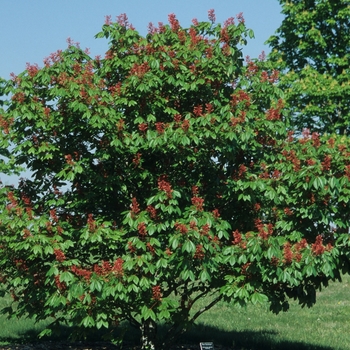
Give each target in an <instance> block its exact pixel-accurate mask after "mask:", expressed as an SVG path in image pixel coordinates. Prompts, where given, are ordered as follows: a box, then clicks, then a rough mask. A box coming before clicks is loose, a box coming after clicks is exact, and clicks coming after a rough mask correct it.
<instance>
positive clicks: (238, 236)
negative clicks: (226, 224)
mask: <svg viewBox="0 0 350 350" xmlns="http://www.w3.org/2000/svg"><path fill="white" fill-rule="evenodd" d="M232 235H233V241H232V244H233V245H236V244H239V243H241V241H242V235H241V233H240V232H239V231H238V230H236V231H234V232H232Z"/></svg>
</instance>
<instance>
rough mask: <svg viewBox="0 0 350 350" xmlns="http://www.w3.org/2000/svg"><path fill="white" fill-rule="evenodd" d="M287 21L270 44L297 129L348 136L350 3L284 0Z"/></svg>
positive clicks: (336, 0)
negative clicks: (281, 72) (281, 73)
mask: <svg viewBox="0 0 350 350" xmlns="http://www.w3.org/2000/svg"><path fill="white" fill-rule="evenodd" d="M280 4H281V5H282V13H283V14H285V18H284V20H283V22H282V24H281V26H280V27H279V28H278V29H277V31H276V34H275V35H273V36H271V37H270V39H269V40H268V43H269V45H270V46H271V48H272V53H271V54H270V56H269V58H270V59H271V60H272V61H273V62H274V66H275V68H277V69H278V70H281V71H284V72H285V74H284V75H282V77H281V83H282V88H283V89H285V91H286V93H287V99H288V103H289V107H290V109H291V111H292V113H293V116H294V118H293V120H294V124H295V125H296V126H297V128H298V129H302V128H309V129H311V130H313V131H318V132H327V133H334V132H338V133H340V134H345V133H348V132H349V125H350V123H349V118H350V111H349V103H348V101H349V93H350V86H349V75H350V71H349V47H350V36H349V28H350V22H349V21H350V7H349V4H350V3H349V0H326V1H324V0H311V1H297V0H292V1H290V0H288V1H287V0H280Z"/></svg>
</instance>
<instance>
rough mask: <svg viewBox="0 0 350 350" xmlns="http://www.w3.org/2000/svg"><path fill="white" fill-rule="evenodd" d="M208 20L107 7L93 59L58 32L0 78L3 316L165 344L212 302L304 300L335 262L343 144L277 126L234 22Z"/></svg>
mask: <svg viewBox="0 0 350 350" xmlns="http://www.w3.org/2000/svg"><path fill="white" fill-rule="evenodd" d="M209 20H210V21H209V22H198V21H197V20H193V25H191V26H190V27H189V28H187V29H185V28H183V27H181V26H180V24H179V22H178V20H177V19H176V17H175V16H174V15H169V25H163V24H160V25H159V26H158V27H154V26H153V25H150V26H149V33H148V34H147V35H146V37H142V36H141V35H140V34H139V33H138V32H137V31H136V30H135V29H134V28H133V27H132V26H131V25H130V24H129V23H128V21H127V18H126V16H125V15H121V16H119V17H118V18H117V21H116V22H115V23H112V22H111V20H110V18H108V17H107V18H106V23H105V25H104V26H103V29H102V32H101V33H99V34H98V35H97V36H98V37H105V38H108V39H109V50H108V51H107V53H106V55H105V57H104V58H100V57H96V58H94V59H92V58H91V57H90V56H89V55H88V53H87V52H84V51H83V50H81V49H80V48H79V47H77V45H75V44H74V43H72V42H71V43H69V47H68V49H67V50H65V51H63V52H60V51H59V52H56V53H53V54H51V55H50V56H49V57H48V58H47V59H45V66H44V67H43V68H39V67H38V66H37V65H28V66H27V69H26V70H25V71H24V72H23V73H21V74H20V75H18V76H13V79H12V80H10V81H8V82H7V83H6V86H5V90H6V93H7V94H9V96H10V97H11V99H10V101H9V104H8V106H6V107H7V108H6V109H2V110H1V113H0V115H1V118H0V125H1V131H2V132H1V138H0V147H2V148H4V149H9V148H11V154H8V161H7V162H6V163H5V164H4V167H5V168H6V170H7V171H8V172H11V171H12V169H15V167H17V166H21V165H23V166H24V167H25V168H27V169H29V170H30V171H31V173H32V176H31V178H29V179H22V180H21V181H20V184H19V186H18V187H11V186H2V187H1V189H0V195H1V202H0V203H1V210H0V228H1V236H0V240H1V242H0V273H1V280H2V282H3V283H2V287H3V294H4V293H5V292H9V293H11V295H12V297H13V299H14V305H11V306H10V307H9V308H7V309H6V310H4V311H5V312H8V313H10V314H16V315H18V316H25V315H28V316H29V317H32V318H34V319H36V320H40V319H45V318H47V317H50V316H51V317H52V316H54V317H55V321H54V322H53V324H52V328H55V326H57V325H59V324H60V323H62V322H63V323H66V324H67V325H69V326H71V327H76V331H77V332H78V334H79V335H83V330H84V329H89V328H102V327H105V328H108V329H111V330H113V329H114V328H115V327H116V326H117V325H118V324H119V323H120V322H122V321H129V322H130V323H131V324H132V325H135V326H136V327H138V328H140V329H141V343H142V346H143V349H147V348H151V349H154V348H156V347H157V346H158V347H159V348H168V347H169V342H171V341H172V340H173V339H174V337H175V336H176V335H178V334H181V333H182V332H184V331H186V329H188V327H189V326H190V325H191V324H192V323H193V322H194V321H195V320H196V319H197V318H198V317H199V316H200V315H201V314H202V313H203V312H205V311H206V310H208V309H210V308H211V307H212V306H214V305H215V304H216V303H217V302H218V301H219V300H227V301H232V302H236V303H242V304H244V303H247V302H253V303H257V302H264V301H268V302H269V303H270V305H271V309H272V310H273V311H275V312H278V311H280V310H286V309H288V297H293V298H295V299H298V300H299V301H300V303H301V304H302V305H312V304H313V303H314V302H315V298H316V290H317V288H320V287H321V286H322V285H323V284H327V281H328V280H329V279H334V278H340V270H341V269H343V271H344V272H346V271H347V270H348V261H349V259H348V255H349V249H348V247H349V244H350V242H349V236H348V235H347V234H341V233H339V232H337V230H338V228H339V227H340V228H341V227H343V226H346V227H348V225H349V220H350V218H349V213H350V210H349V202H348V198H349V191H350V185H349V178H350V162H349V147H350V144H349V140H348V139H347V138H341V137H334V138H329V139H328V138H326V137H322V138H320V137H319V136H318V135H317V134H312V135H309V134H307V133H304V135H303V137H302V138H300V139H296V138H294V137H293V135H292V133H288V132H287V130H286V123H287V120H286V119H285V116H284V109H283V105H284V101H283V99H282V98H281V96H282V95H283V93H282V92H281V90H280V89H279V88H278V87H276V85H275V83H276V81H277V79H278V73H277V71H275V70H273V71H267V70H263V69H262V68H261V67H263V66H264V65H265V63H264V62H259V61H248V62H247V64H246V65H245V66H243V63H242V54H241V51H240V50H239V49H238V48H237V46H238V45H239V44H241V43H244V41H245V37H246V36H247V35H249V34H250V35H252V33H251V32H250V31H248V30H247V29H246V27H245V25H244V19H243V17H242V15H238V16H237V18H235V19H233V18H230V19H228V20H227V21H226V22H225V23H224V24H223V25H221V24H215V14H214V11H212V10H211V11H209ZM339 204H340V205H339ZM330 222H332V223H333V227H332V228H330ZM204 297H207V299H205V300H207V305H206V306H205V307H203V308H198V307H197V302H198V301H199V300H202V299H203V298H204ZM158 322H165V324H166V325H168V334H167V335H166V337H165V338H164V339H163V340H161V339H158V340H157V339H156V325H157V323H158ZM48 332H49V330H46V331H44V332H43V334H47V333H48Z"/></svg>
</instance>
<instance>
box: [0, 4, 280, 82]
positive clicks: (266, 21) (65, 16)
mask: <svg viewBox="0 0 350 350" xmlns="http://www.w3.org/2000/svg"><path fill="white" fill-rule="evenodd" d="M212 8H213V9H215V13H216V19H217V22H223V21H224V20H226V19H227V18H229V17H234V16H235V15H236V14H238V13H239V12H243V14H244V18H245V21H246V24H247V27H248V28H252V29H253V30H254V32H255V39H253V40H250V41H249V42H248V46H247V47H246V48H245V49H244V51H243V52H244V55H249V56H251V57H258V55H259V54H260V53H261V51H262V50H265V52H268V47H266V46H264V45H263V44H264V41H265V40H266V39H267V38H268V37H269V36H270V35H271V34H273V33H274V31H275V30H276V29H277V27H278V26H279V25H280V24H281V21H282V19H283V16H282V15H281V14H280V11H281V7H280V5H279V3H278V0H200V1H194V0H128V1H125V0H58V1H53V0H46V1H44V0H30V1H25V0H11V1H2V2H1V11H0V76H1V77H3V78H5V79H8V78H9V77H10V73H11V72H14V73H16V74H18V73H20V72H22V71H23V70H24V69H25V66H26V62H29V63H37V64H38V65H39V66H42V65H43V59H44V58H45V57H47V56H48V55H49V54H50V53H51V52H54V51H56V50H58V49H65V48H66V47H67V43H66V40H67V38H68V37H70V38H72V39H73V40H74V41H76V42H80V45H81V47H82V48H86V47H87V48H90V51H91V55H93V56H95V55H102V56H103V55H104V53H105V51H106V47H107V44H106V42H105V41H104V40H103V39H95V38H94V35H95V34H96V33H98V32H99V31H100V29H101V27H102V25H103V23H104V19H105V16H106V15H111V16H112V20H114V19H115V18H116V16H117V15H119V14H121V13H126V14H127V16H128V18H129V21H130V22H131V23H132V24H133V25H134V27H136V29H137V30H138V31H139V32H140V33H141V34H146V33H147V25H148V23H149V22H153V23H155V24H157V23H158V22H163V23H167V21H168V14H170V13H175V14H176V16H177V18H178V19H179V21H180V23H181V25H183V26H185V27H186V26H189V25H190V24H191V20H192V18H197V19H198V20H207V11H208V10H209V9H212Z"/></svg>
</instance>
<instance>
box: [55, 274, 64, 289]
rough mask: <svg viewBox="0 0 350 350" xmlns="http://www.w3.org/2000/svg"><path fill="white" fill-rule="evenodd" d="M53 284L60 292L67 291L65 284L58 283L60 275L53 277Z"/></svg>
mask: <svg viewBox="0 0 350 350" xmlns="http://www.w3.org/2000/svg"><path fill="white" fill-rule="evenodd" d="M55 284H56V287H57V288H58V289H59V290H60V291H64V290H66V289H67V285H66V283H65V282H61V281H60V275H57V276H55Z"/></svg>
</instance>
